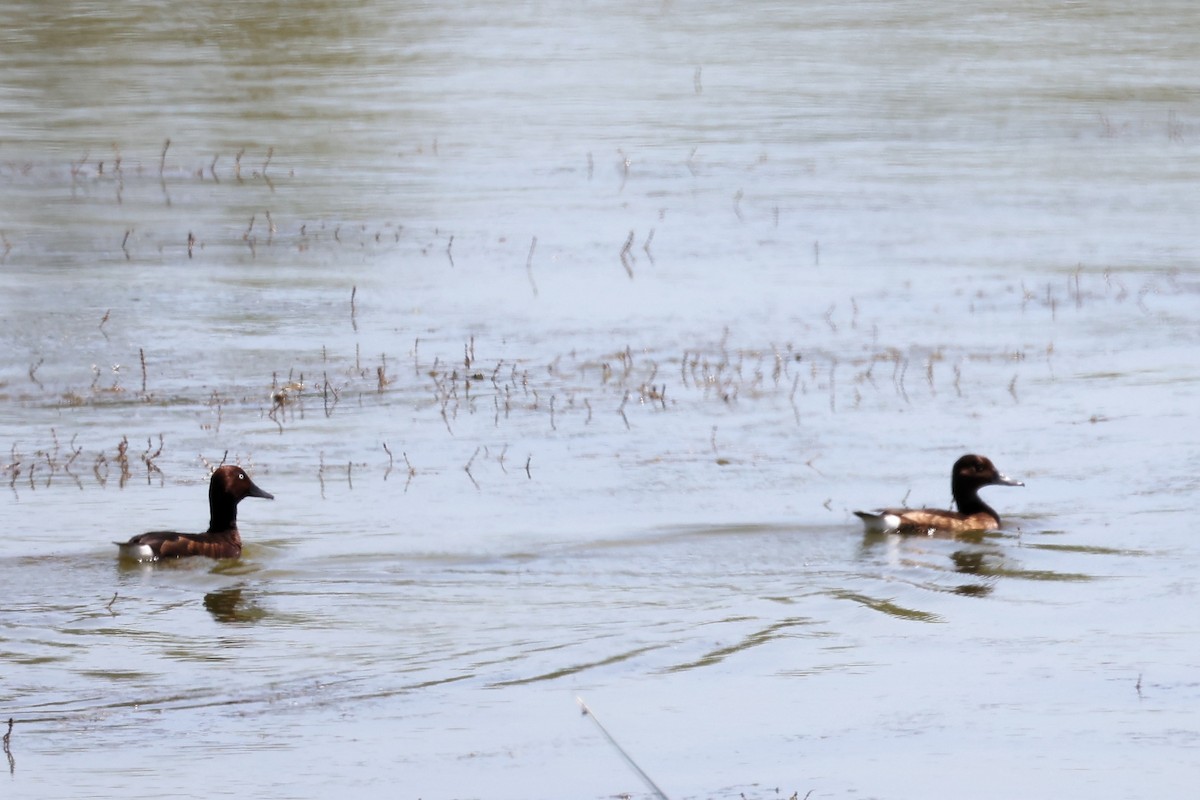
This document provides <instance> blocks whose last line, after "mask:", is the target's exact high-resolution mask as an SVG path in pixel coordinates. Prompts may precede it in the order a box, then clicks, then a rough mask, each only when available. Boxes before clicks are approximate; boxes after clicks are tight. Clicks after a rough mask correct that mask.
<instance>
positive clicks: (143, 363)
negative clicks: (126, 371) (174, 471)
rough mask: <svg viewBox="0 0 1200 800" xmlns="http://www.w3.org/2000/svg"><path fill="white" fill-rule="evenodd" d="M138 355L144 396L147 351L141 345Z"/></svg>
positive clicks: (143, 394)
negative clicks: (140, 361) (140, 362)
mask: <svg viewBox="0 0 1200 800" xmlns="http://www.w3.org/2000/svg"><path fill="white" fill-rule="evenodd" d="M138 356H139V357H140V358H141V360H142V396H143V397H144V396H145V395H146V351H145V350H144V349H143V348H141V347H139V348H138ZM159 449H160V450H161V449H162V448H159Z"/></svg>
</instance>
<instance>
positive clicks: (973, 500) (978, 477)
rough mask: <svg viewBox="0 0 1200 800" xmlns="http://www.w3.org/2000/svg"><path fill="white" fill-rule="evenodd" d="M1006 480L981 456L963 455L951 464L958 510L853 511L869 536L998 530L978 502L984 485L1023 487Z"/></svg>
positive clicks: (994, 518)
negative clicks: (878, 534)
mask: <svg viewBox="0 0 1200 800" xmlns="http://www.w3.org/2000/svg"><path fill="white" fill-rule="evenodd" d="M1024 485H1025V484H1023V483H1021V482H1020V481H1015V480H1013V479H1012V478H1009V477H1006V476H1004V475H1002V474H1001V473H1000V470H998V469H996V465H995V464H993V463H992V462H991V460H990V459H987V458H985V457H984V456H977V455H965V456H963V457H962V458H960V459H959V460H958V461H955V462H954V469H953V471H952V472H951V473H950V493H951V494H953V495H954V505H955V507H956V508H958V511H947V510H944V509H940V508H884V509H880V510H878V511H855V512H854V513H855V514H857V515H858V516H859V517H861V518H862V521H863V524H864V525H865V526H866V528H867V531H868V532H869V533H923V534H933V533H966V532H967V531H994V530H999V528H1000V515H999V514H997V513H996V511H995V509H993V508H992V507H991V506H989V505H988V504H987V503H985V502H983V501H982V500H980V499H979V490H980V489H982V488H983V487H984V486H1024Z"/></svg>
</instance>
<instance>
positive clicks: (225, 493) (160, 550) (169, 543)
mask: <svg viewBox="0 0 1200 800" xmlns="http://www.w3.org/2000/svg"><path fill="white" fill-rule="evenodd" d="M244 497H265V498H266V499H267V500H274V499H275V495H273V494H270V493H268V492H264V491H263V490H262V489H260V488H258V486H256V485H255V484H254V481H252V480H250V476H249V475H247V474H246V471H245V470H244V469H242V468H241V467H236V466H232V465H226V466H223V467H217V469H216V470H215V471H214V472H213V475H212V480H210V481H209V483H208V510H209V518H208V530H207V531H205V532H204V533H178V532H177V531H150V532H148V533H142V534H139V535H137V536H134V537H133V538H132V539H130V540H129V541H128V542H124V543H122V542H113V544H115V545H116V546H117V547H119V548H120V557H121V558H124V559H130V560H133V561H157V560H158V559H160V558H180V557H182V556H208V557H209V558H237V557H238V556H240V555H241V554H242V537H241V535H240V534H239V533H238V527H237V506H238V503H240V502H241V501H242V498H244Z"/></svg>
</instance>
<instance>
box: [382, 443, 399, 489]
mask: <svg viewBox="0 0 1200 800" xmlns="http://www.w3.org/2000/svg"><path fill="white" fill-rule="evenodd" d="M383 452H385V453H387V454H388V468H387V470H386V471H385V472H384V473H383V479H384V480H385V481H386V480H387V479H388V475H391V474H392V464H393V463H394V462H395V460H396V459H394V458H393V457H392V451H391V450H388V446H387V442H384V443H383Z"/></svg>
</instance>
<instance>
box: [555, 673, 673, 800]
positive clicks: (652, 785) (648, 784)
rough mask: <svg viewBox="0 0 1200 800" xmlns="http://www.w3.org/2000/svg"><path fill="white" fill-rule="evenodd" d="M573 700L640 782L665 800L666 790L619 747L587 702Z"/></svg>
mask: <svg viewBox="0 0 1200 800" xmlns="http://www.w3.org/2000/svg"><path fill="white" fill-rule="evenodd" d="M575 702H577V703H579V709H580V710H581V711H582V712H583V715H584V716H585V717H589V718H590V719H591V720H592V722H594V723H595V724H596V728H598V729H599V731H600V733H602V734H604V738H605V739H607V740H608V743H609V744H611V745H612V746H613V747H614V748H616V750H617V752H618V753H620V754H621V758H623V759H625V763H626V764H628V765H629V766H630V767H632V768H633V771H634V772H636V773H637V774H638V777H639V778H641V779H642V782H643V783H645V784H646V787H647V788H648V789H650V791H652V792H654V794H655V796H657V797H658V798H660V800H667V795H666V792H664V791H663V790H662V789H660V788H658V784H657V783H655V782H654V781H653V780H652V779H651V778H650V776H649V775H647V774H646V771H645V770H644V769H642V768H641V767H639V766H638V765H637V762H636V761H634V760H633V757H632V756H630V755H629V753H627V752H625V748H624V747H621V745H619V744H617V740H616V739H614V738H613V735H612V734H611V733H609V732H608V729H607V728H605V727H604V726H603V725H602V724H600V720H598V719H596V715H595V714H593V713H592V710H591V709H590V708H588V706H587V703H585V702H583V698H582V697H576V698H575Z"/></svg>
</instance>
